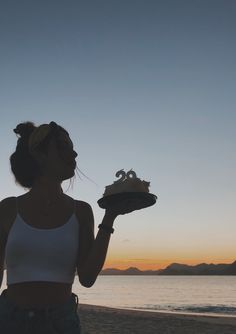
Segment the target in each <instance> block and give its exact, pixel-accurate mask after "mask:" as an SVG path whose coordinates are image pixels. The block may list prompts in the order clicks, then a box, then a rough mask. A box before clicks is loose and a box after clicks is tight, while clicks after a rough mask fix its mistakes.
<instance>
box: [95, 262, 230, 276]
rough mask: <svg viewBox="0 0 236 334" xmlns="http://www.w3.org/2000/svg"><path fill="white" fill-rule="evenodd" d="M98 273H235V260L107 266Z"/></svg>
mask: <svg viewBox="0 0 236 334" xmlns="http://www.w3.org/2000/svg"><path fill="white" fill-rule="evenodd" d="M100 275H236V261H234V262H233V263H232V264H212V263H211V264H207V263H200V264H197V265H195V266H189V265H187V264H180V263H172V264H170V265H169V266H167V267H166V268H165V269H159V270H140V269H138V268H136V267H130V268H128V269H125V270H121V269H116V268H107V269H103V270H102V271H101V272H100Z"/></svg>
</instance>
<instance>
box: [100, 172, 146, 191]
mask: <svg viewBox="0 0 236 334" xmlns="http://www.w3.org/2000/svg"><path fill="white" fill-rule="evenodd" d="M116 177H120V178H119V179H118V180H117V181H114V182H113V184H111V185H109V186H106V187H105V192H104V194H103V196H108V195H113V194H118V193H124V192H145V193H148V192H149V186H150V182H146V181H144V180H143V181H142V180H141V179H139V178H138V177H137V175H136V173H135V172H134V171H133V170H132V169H131V170H129V171H128V172H127V173H125V171H124V170H123V169H122V170H119V171H118V172H117V173H116Z"/></svg>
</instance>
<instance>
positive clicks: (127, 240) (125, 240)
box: [122, 239, 130, 242]
mask: <svg viewBox="0 0 236 334" xmlns="http://www.w3.org/2000/svg"><path fill="white" fill-rule="evenodd" d="M122 242H130V239H124V240H122Z"/></svg>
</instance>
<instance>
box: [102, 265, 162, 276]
mask: <svg viewBox="0 0 236 334" xmlns="http://www.w3.org/2000/svg"><path fill="white" fill-rule="evenodd" d="M160 271H161V270H143V271H142V270H140V269H138V268H136V267H130V268H128V269H125V270H121V269H116V268H107V269H103V270H102V271H101V273H100V275H158V274H159V272H160Z"/></svg>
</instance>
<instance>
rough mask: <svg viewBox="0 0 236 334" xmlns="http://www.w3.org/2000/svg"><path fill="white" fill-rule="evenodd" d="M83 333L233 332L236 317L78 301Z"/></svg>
mask: <svg viewBox="0 0 236 334" xmlns="http://www.w3.org/2000/svg"><path fill="white" fill-rule="evenodd" d="M78 313H79V316H80V319H81V325H82V330H83V331H82V334H113V333H114V334H141V333H142V334H157V333H161V334H235V333H236V317H221V316H205V315H190V314H187V315H186V314H176V313H162V312H145V311H136V310H122V309H116V308H109V307H104V306H94V305H88V304H79V307H78Z"/></svg>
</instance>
